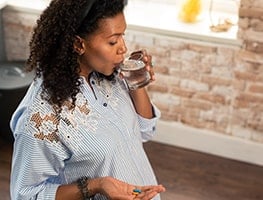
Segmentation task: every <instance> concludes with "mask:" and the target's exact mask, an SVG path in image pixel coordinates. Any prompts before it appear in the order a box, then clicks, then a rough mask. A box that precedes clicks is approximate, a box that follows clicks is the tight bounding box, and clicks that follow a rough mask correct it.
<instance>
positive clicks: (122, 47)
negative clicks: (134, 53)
mask: <svg viewBox="0 0 263 200" xmlns="http://www.w3.org/2000/svg"><path fill="white" fill-rule="evenodd" d="M126 52H127V47H126V44H125V40H124V38H121V44H120V47H119V48H118V52H117V53H118V54H125V53H126Z"/></svg>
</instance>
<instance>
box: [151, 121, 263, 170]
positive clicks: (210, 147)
mask: <svg viewBox="0 0 263 200" xmlns="http://www.w3.org/2000/svg"><path fill="white" fill-rule="evenodd" d="M153 140H154V141H156V142H160V143H164V144H169V145H174V146H177V147H182V148H186V149H190V150H195V151H199V152H203V153H208V154H212V155H216V156H220V157H224V158H228V159H233V160H237V161H242V162H246V163H250V164H255V165H259V166H263V156H262V153H263V144H261V143H256V142H252V141H248V140H245V139H240V138H236V137H232V136H228V135H222V134H219V133H215V132H212V131H207V130H203V129H197V128H193V127H188V126H185V125H183V124H180V123H175V122H166V121H161V120H160V121H159V122H158V127H157V135H156V136H155V137H154V139H153Z"/></svg>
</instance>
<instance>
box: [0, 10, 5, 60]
mask: <svg viewBox="0 0 263 200" xmlns="http://www.w3.org/2000/svg"><path fill="white" fill-rule="evenodd" d="M5 58H6V57H5V46H4V35H3V20H2V10H1V9H0V62H1V61H4V60H5Z"/></svg>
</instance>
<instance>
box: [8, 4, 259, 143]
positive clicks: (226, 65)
mask: <svg viewBox="0 0 263 200" xmlns="http://www.w3.org/2000/svg"><path fill="white" fill-rule="evenodd" d="M239 15H240V20H239V32H238V37H239V39H241V40H242V41H243V45H242V47H241V48H240V47H236V46H231V45H220V44H215V43H208V42H207V43H205V42H199V41H196V40H185V39H181V38H176V37H167V36H163V35H160V34H158V35H157V34H153V33H149V32H142V31H141V32H139V31H135V30H132V29H128V30H127V33H126V40H127V46H128V47H129V49H140V48H146V49H148V51H149V52H151V54H152V55H153V57H154V62H155V72H156V79H157V80H156V81H155V82H154V83H152V84H151V85H150V86H149V87H148V90H149V92H150V95H151V97H152V99H153V102H154V103H155V104H156V105H157V106H158V107H159V108H160V109H161V111H162V120H164V121H168V122H169V121H173V122H179V123H182V124H185V125H187V126H192V127H196V128H200V129H207V130H213V131H215V132H217V133H218V134H225V135H230V136H233V137H237V138H243V139H247V140H251V141H256V142H260V143H263V17H262V16H263V0H254V1H247V0H241V6H240V12H239ZM3 18H4V31H5V38H6V40H5V41H6V52H7V58H8V59H9V60H21V59H25V58H26V55H27V53H28V50H27V44H28V41H29V38H30V33H31V31H32V24H34V22H35V20H36V18H37V16H36V14H34V13H24V12H22V11H14V10H10V9H5V10H4V12H3Z"/></svg>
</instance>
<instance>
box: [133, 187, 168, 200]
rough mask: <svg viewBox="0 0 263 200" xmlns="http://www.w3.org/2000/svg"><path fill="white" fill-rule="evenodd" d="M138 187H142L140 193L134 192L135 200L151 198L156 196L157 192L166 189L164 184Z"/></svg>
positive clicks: (148, 199)
mask: <svg viewBox="0 0 263 200" xmlns="http://www.w3.org/2000/svg"><path fill="white" fill-rule="evenodd" d="M136 188H140V189H139V190H140V193H133V195H134V199H135V200H150V199H152V198H154V197H155V196H156V195H157V194H159V193H161V192H164V191H165V188H164V187H163V186H162V185H156V186H143V187H136ZM136 190H138V189H136Z"/></svg>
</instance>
